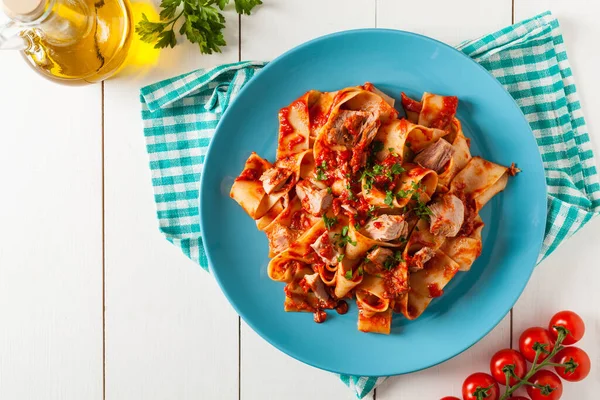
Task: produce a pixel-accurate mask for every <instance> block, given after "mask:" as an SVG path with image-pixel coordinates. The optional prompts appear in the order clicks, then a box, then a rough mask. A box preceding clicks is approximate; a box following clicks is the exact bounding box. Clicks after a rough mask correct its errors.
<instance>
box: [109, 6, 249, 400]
mask: <svg viewBox="0 0 600 400" xmlns="http://www.w3.org/2000/svg"><path fill="white" fill-rule="evenodd" d="M226 18H227V29H226V32H225V36H226V40H227V42H228V44H229V45H228V46H227V47H226V48H224V49H223V53H221V54H215V55H212V56H208V55H202V54H200V51H199V49H198V47H197V46H196V45H193V44H191V43H189V42H187V41H186V40H185V39H181V40H180V42H179V44H178V45H177V47H175V48H174V49H167V50H163V51H162V52H161V54H160V58H159V59H158V60H157V62H156V64H154V65H152V66H151V68H150V69H149V71H142V70H139V69H137V70H136V69H135V68H128V69H127V70H126V71H125V74H124V75H121V76H120V77H117V78H115V79H112V80H109V81H107V82H106V84H105V188H106V189H105V190H106V200H105V201H106V203H105V221H106V398H107V399H145V400H158V399H178V400H185V399H199V398H203V399H237V398H238V368H239V365H238V360H239V353H238V348H239V335H238V331H239V319H238V317H237V315H236V314H235V313H234V311H233V309H232V308H231V307H230V306H229V305H228V303H227V300H226V299H225V297H224V296H223V294H222V293H221V291H220V290H219V288H218V286H217V284H216V282H215V281H214V279H213V278H212V277H211V276H210V275H209V274H208V273H207V272H205V271H203V270H202V269H201V268H200V267H199V266H198V265H196V264H194V263H193V262H192V261H190V260H188V259H187V258H186V257H185V256H184V255H183V254H182V253H181V252H180V251H179V250H178V249H177V248H175V247H174V246H172V245H171V244H170V243H169V242H167V240H166V239H165V238H164V237H163V236H162V234H161V233H160V232H159V231H158V223H157V221H156V211H155V206H154V202H153V191H152V186H151V180H150V170H149V167H148V155H147V154H146V150H145V143H144V136H143V132H142V122H141V117H140V103H139V89H140V87H142V86H145V85H147V84H150V83H153V82H155V81H158V80H161V79H165V78H168V77H172V76H175V75H177V74H181V73H184V72H188V71H191V70H193V69H196V68H208V67H212V66H215V65H218V64H222V63H226V62H234V61H237V60H238V18H237V15H236V14H235V13H234V12H233V11H232V10H231V9H229V10H228V11H227V13H226ZM149 53H151V51H150V52H149ZM149 57H150V58H151V54H149Z"/></svg>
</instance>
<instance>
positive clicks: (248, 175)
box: [235, 168, 262, 181]
mask: <svg viewBox="0 0 600 400" xmlns="http://www.w3.org/2000/svg"><path fill="white" fill-rule="evenodd" d="M261 175H262V173H261V171H259V170H258V169H254V168H250V169H245V170H243V171H242V173H241V174H240V176H238V177H237V178H235V180H236V181H256V180H258V179H259V178H260V176H261Z"/></svg>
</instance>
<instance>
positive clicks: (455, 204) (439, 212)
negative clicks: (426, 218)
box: [429, 194, 465, 237]
mask: <svg viewBox="0 0 600 400" xmlns="http://www.w3.org/2000/svg"><path fill="white" fill-rule="evenodd" d="M429 209H430V210H431V213H432V215H431V225H430V227H429V231H430V232H431V233H433V234H434V235H440V236H445V237H454V236H456V235H457V234H458V231H460V228H461V226H462V224H463V222H464V219H465V206H464V204H463V202H462V201H461V200H460V199H459V198H458V197H456V196H455V195H453V194H445V195H444V196H443V197H442V198H441V199H440V200H438V201H436V202H435V203H433V204H432V205H430V206H429Z"/></svg>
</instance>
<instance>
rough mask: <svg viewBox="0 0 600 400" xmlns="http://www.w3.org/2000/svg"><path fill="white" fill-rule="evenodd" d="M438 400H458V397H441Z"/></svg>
mask: <svg viewBox="0 0 600 400" xmlns="http://www.w3.org/2000/svg"><path fill="white" fill-rule="evenodd" d="M440 400H460V399H459V398H458V397H454V396H446V397H442V398H441V399H440Z"/></svg>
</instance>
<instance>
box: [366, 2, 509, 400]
mask: <svg viewBox="0 0 600 400" xmlns="http://www.w3.org/2000/svg"><path fill="white" fill-rule="evenodd" d="M432 8H433V9H435V12H431V10H432ZM511 10H512V4H511V1H510V0H494V1H486V2H482V1H477V0H457V1H452V2H444V1H439V2H435V4H432V3H431V2H429V3H428V2H408V3H406V2H402V3H400V2H397V1H394V0H378V2H377V26H378V27H382V28H383V27H385V28H394V29H402V30H407V31H413V32H416V33H421V34H424V35H427V36H430V37H433V38H435V39H438V40H441V41H443V42H446V43H448V44H452V45H456V44H458V43H460V42H462V41H464V40H467V39H471V38H475V37H478V36H481V35H483V34H486V33H489V32H491V31H493V30H495V29H499V28H502V27H503V26H506V25H509V24H510V23H511ZM407 57H410V55H407ZM449 340H451V338H449ZM509 343H510V316H506V317H505V318H504V319H503V320H502V322H501V323H500V324H499V325H498V326H497V327H496V328H495V329H494V330H493V331H492V332H491V333H489V334H488V335H487V336H486V337H485V338H484V339H482V340H481V341H480V342H479V343H477V344H476V345H474V346H473V347H472V348H471V349H469V350H467V351H466V352H464V353H463V354H461V355H459V356H457V357H455V358H454V359H451V360H450V361H447V362H445V363H443V364H441V365H438V366H435V367H432V368H429V369H427V370H424V371H420V372H417V373H414V374H409V375H405V376H399V377H393V378H391V379H388V380H387V381H386V382H385V383H384V384H383V385H381V386H380V387H379V388H378V389H377V400H388V399H390V400H391V399H398V398H401V399H404V398H405V399H413V398H423V399H436V398H441V397H443V396H447V395H455V396H456V395H460V393H461V392H460V388H461V385H462V382H463V380H464V379H465V378H466V377H467V376H468V375H469V374H471V373H473V372H476V371H487V370H488V369H489V358H490V357H491V356H492V355H493V354H494V352H495V351H496V350H498V349H500V348H504V347H507V346H508V345H509ZM399 356H401V355H399ZM432 381H435V384H434V385H432V384H431V382H432Z"/></svg>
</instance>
